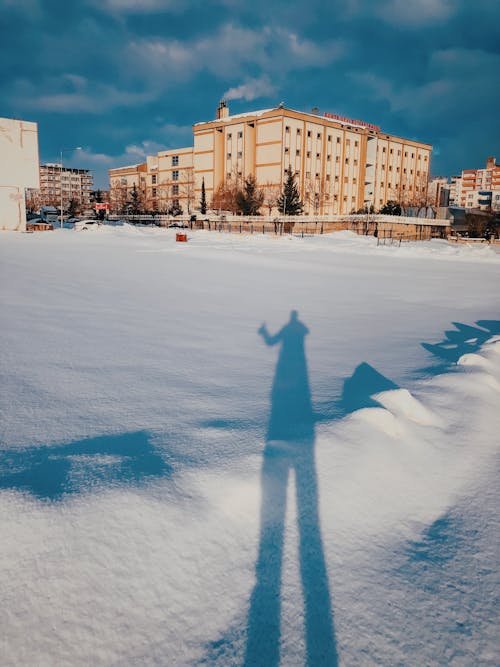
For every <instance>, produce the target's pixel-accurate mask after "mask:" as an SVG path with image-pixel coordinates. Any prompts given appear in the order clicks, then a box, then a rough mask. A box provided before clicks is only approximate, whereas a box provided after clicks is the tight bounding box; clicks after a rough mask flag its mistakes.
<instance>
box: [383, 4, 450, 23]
mask: <svg viewBox="0 0 500 667" xmlns="http://www.w3.org/2000/svg"><path fill="white" fill-rule="evenodd" d="M375 7H376V13H377V14H378V15H379V16H380V17H381V18H383V19H385V20H386V21H387V22H388V23H393V24H394V25H401V24H403V25H410V26H412V25H414V26H422V25H425V24H427V23H434V22H437V21H444V20H446V19H448V18H449V17H450V16H451V14H453V13H454V11H455V6H454V4H453V2H452V0H386V2H383V3H381V4H379V3H375Z"/></svg>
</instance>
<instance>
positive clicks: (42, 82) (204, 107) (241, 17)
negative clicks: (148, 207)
mask: <svg viewBox="0 0 500 667" xmlns="http://www.w3.org/2000/svg"><path fill="white" fill-rule="evenodd" d="M0 38H1V39H0V56H1V57H0V116H7V117H17V118H23V119H26V120H33V121H36V122H38V124H39V143H40V157H41V160H42V161H58V160H59V151H60V149H61V148H71V147H74V146H82V147H83V149H84V150H82V151H79V152H77V153H76V154H74V155H73V154H72V153H71V152H67V153H65V163H67V164H72V165H74V166H80V167H84V168H89V169H92V170H93V171H94V174H95V180H96V185H97V186H99V187H107V184H108V179H107V170H108V169H109V168H111V167H116V166H122V165H125V164H132V163H136V162H140V161H142V160H143V159H144V156H145V155H146V154H148V153H149V154H151V153H154V152H156V151H157V150H161V149H164V148H175V147H182V146H187V145H190V143H191V137H192V132H191V125H192V124H193V123H195V122H198V121H200V120H210V119H212V118H214V114H215V108H216V106H217V103H218V101H219V99H221V98H222V97H225V98H226V99H227V100H228V101H229V106H230V110H231V113H239V112H242V111H248V110H252V109H259V108H267V107H270V106H275V105H277V104H279V103H280V102H282V101H283V102H284V103H285V105H286V106H288V107H291V108H295V109H300V110H304V111H310V109H311V108H312V107H313V106H317V107H319V109H320V110H321V112H323V111H329V112H332V113H339V114H341V115H345V116H350V117H353V118H362V119H364V120H366V121H368V122H371V123H375V124H377V125H380V126H381V127H382V128H383V129H384V130H386V131H387V132H390V133H393V134H397V135H400V136H403V137H408V138H414V139H418V140H421V141H425V142H428V143H431V144H433V146H434V154H433V161H432V172H433V174H435V175H438V174H439V175H452V174H454V173H456V172H459V171H460V170H461V169H462V168H472V167H480V166H483V163H484V161H485V159H486V157H487V156H488V155H496V156H497V157H498V158H500V122H499V117H500V111H499V109H500V2H498V0H474V2H472V1H471V0H343V1H338V0H329V1H326V2H325V1H322V0H307V1H305V0H295V1H294V2H291V1H288V2H283V1H282V0H272V1H271V2H270V1H269V0H267V1H263V0H254V1H253V2H251V3H250V2H243V1H242V0H241V1H240V0H219V1H203V0H184V1H182V0H72V1H71V2H69V1H68V0H65V1H64V2H63V1H61V0H0Z"/></svg>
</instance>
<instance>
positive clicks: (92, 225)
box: [74, 218, 101, 232]
mask: <svg viewBox="0 0 500 667" xmlns="http://www.w3.org/2000/svg"><path fill="white" fill-rule="evenodd" d="M99 225H101V221H100V220H97V219H96V218H84V219H83V220H77V221H76V222H75V225H74V228H75V231H77V232H84V231H86V230H87V229H97V227H99Z"/></svg>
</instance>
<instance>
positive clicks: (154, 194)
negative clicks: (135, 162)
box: [152, 188, 156, 197]
mask: <svg viewBox="0 0 500 667" xmlns="http://www.w3.org/2000/svg"><path fill="white" fill-rule="evenodd" d="M152 195H153V197H156V188H153V189H152Z"/></svg>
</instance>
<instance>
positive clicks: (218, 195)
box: [212, 171, 242, 213]
mask: <svg viewBox="0 0 500 667" xmlns="http://www.w3.org/2000/svg"><path fill="white" fill-rule="evenodd" d="M241 187H242V178H241V175H240V174H238V172H236V171H234V172H233V173H232V174H231V176H230V177H229V178H226V181H225V182H222V183H220V184H219V185H218V187H217V189H216V190H215V192H214V195H213V198H212V208H213V209H214V210H219V211H231V212H232V213H236V212H237V211H238V202H237V195H238V192H239V191H240V190H241Z"/></svg>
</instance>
